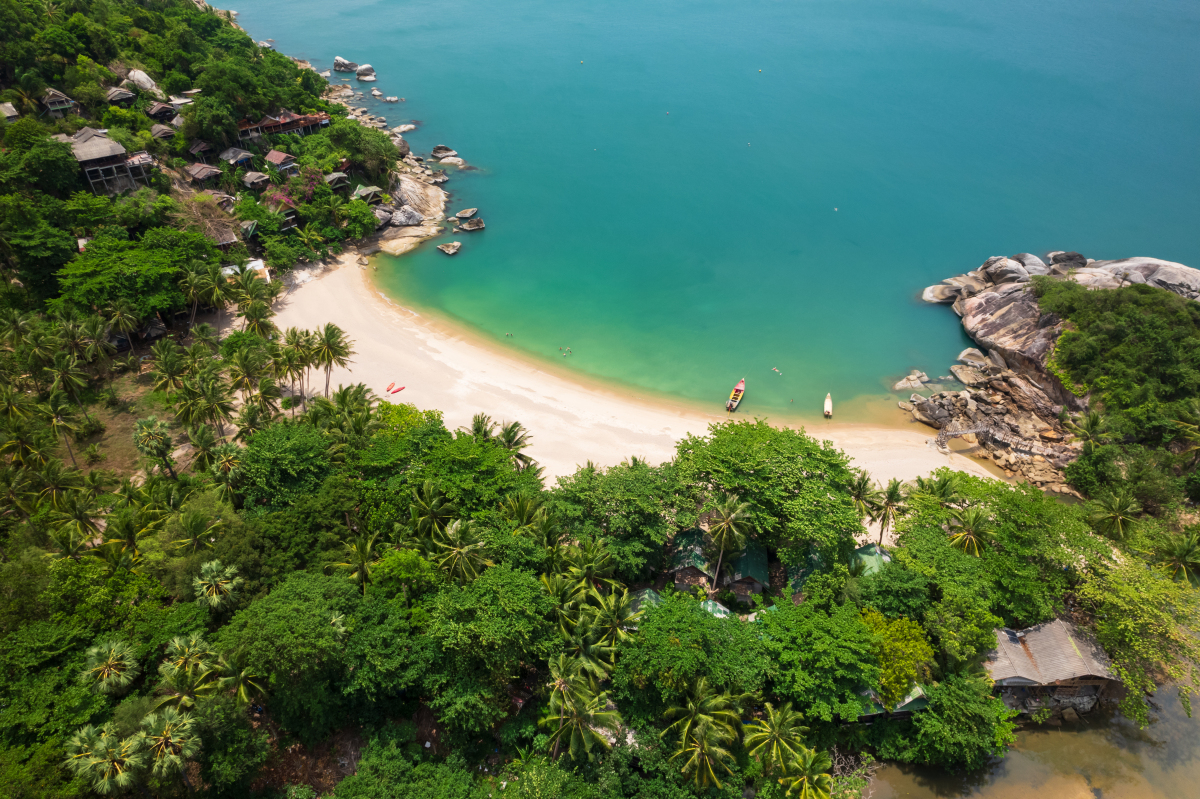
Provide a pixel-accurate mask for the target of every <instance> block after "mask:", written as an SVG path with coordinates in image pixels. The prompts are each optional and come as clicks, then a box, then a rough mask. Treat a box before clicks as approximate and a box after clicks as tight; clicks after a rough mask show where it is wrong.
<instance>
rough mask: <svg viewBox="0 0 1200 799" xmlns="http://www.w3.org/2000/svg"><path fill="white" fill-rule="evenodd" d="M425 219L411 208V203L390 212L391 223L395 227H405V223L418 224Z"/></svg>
mask: <svg viewBox="0 0 1200 799" xmlns="http://www.w3.org/2000/svg"><path fill="white" fill-rule="evenodd" d="M424 221H425V217H424V216H422V215H421V214H420V212H418V211H417V209H415V208H413V207H412V206H411V205H405V206H402V207H401V208H400V210H398V211H396V212H395V213H394V214H392V218H391V224H392V225H393V226H395V227H405V226H406V225H419V224H421V223H422V222H424Z"/></svg>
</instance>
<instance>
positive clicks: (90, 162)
mask: <svg viewBox="0 0 1200 799" xmlns="http://www.w3.org/2000/svg"><path fill="white" fill-rule="evenodd" d="M54 138H55V139H56V140H58V141H60V142H64V143H66V144H69V145H71V151H72V152H73V153H74V154H75V160H76V161H78V162H79V169H80V171H81V172H83V176H84V177H85V178H87V182H88V185H89V186H90V187H91V189H92V191H93V192H101V193H104V194H113V193H115V192H120V191H131V190H132V189H134V188H136V184H137V183H139V182H140V183H148V181H149V178H150V175H149V171H148V168H149V167H150V166H153V163H154V162H153V160H152V159H150V157H149V156H148V155H146V153H135V154H134V155H133V156H129V155H126V153H125V148H124V147H122V146H121V145H120V144H118V143H117V142H115V141H113V140H112V139H110V138H108V136H106V135H105V134H103V133H101V132H100V131H98V130H95V129H93V128H83V129H81V130H79V131H78V132H77V133H76V134H75V135H74V136H67V135H66V134H64V133H60V134H58V135H56V136H55V137H54ZM148 159H149V162H148V163H147V160H148Z"/></svg>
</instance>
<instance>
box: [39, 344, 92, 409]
mask: <svg viewBox="0 0 1200 799" xmlns="http://www.w3.org/2000/svg"><path fill="white" fill-rule="evenodd" d="M46 375H47V376H48V377H49V378H50V390H51V391H68V392H70V393H71V396H73V397H74V398H75V404H77V405H78V406H79V410H81V411H82V412H83V417H84V418H85V419H87V420H88V421H89V422H90V421H91V420H92V417H90V416H88V413H87V409H86V408H84V407H83V400H81V399H80V398H79V389H81V388H83V387H84V386H86V385H87V372H85V371H83V370H82V369H80V368H79V359H78V358H76V357H75V356H73V355H70V354H68V353H65V352H60V353H58V354H57V355H55V356H54V360H53V361H52V362H51V364H50V365H49V366H47V367H46Z"/></svg>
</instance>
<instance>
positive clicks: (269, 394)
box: [249, 377, 370, 420]
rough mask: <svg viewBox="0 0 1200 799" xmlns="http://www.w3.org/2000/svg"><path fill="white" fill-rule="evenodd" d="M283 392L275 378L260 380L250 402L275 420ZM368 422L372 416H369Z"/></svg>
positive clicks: (260, 411)
mask: <svg viewBox="0 0 1200 799" xmlns="http://www.w3.org/2000/svg"><path fill="white" fill-rule="evenodd" d="M282 397H283V392H281V391H280V390H279V384H278V383H277V382H275V378H273V377H263V378H259V381H258V387H257V390H256V391H255V392H254V393H253V394H251V395H250V399H249V401H250V402H252V403H254V407H256V408H258V411H259V413H261V414H263V415H264V416H266V417H267V418H269V419H274V418H275V416H276V415H277V414H278V413H279V400H280V399H282ZM367 418H368V420H369V419H370V416H369V414H368V416H367Z"/></svg>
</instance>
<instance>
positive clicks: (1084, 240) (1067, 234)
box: [236, 0, 1200, 419]
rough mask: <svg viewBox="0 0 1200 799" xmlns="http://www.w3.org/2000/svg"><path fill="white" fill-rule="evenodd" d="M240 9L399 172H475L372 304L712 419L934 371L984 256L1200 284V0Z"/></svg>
mask: <svg viewBox="0 0 1200 799" xmlns="http://www.w3.org/2000/svg"><path fill="white" fill-rule="evenodd" d="M236 10H238V11H239V12H240V14H241V16H240V21H241V24H242V25H243V26H244V27H246V28H247V29H248V30H249V31H250V33H251V34H252V35H253V36H254V37H255V38H258V39H264V38H267V37H271V38H273V39H274V40H275V46H276V48H277V49H279V50H281V51H282V52H285V53H288V54H290V55H295V56H299V57H303V58H307V59H309V60H311V61H312V63H313V64H314V65H315V66H317V68H318V69H326V68H328V67H329V66H331V65H332V61H333V57H334V56H335V55H341V56H343V57H345V58H348V59H351V60H353V61H357V62H359V63H365V62H369V63H371V64H372V65H374V66H375V68H376V70H377V72H378V74H379V81H378V82H377V83H375V84H358V85H359V86H360V87H362V88H364V89H366V90H368V91H369V89H370V87H372V86H376V87H378V88H379V89H380V90H381V91H383V92H384V94H396V95H399V96H402V97H405V98H406V102H404V103H400V104H397V105H387V104H379V105H378V106H376V107H377V108H378V109H379V111H378V113H384V114H386V115H387V116H388V119H389V124H399V123H401V122H407V121H409V120H410V119H411V120H419V121H420V123H421V125H420V128H419V130H418V131H416V132H413V133H410V134H408V139H409V141H410V142H411V144H412V146H413V148H414V151H415V152H417V153H418V154H422V153H424V154H427V153H428V151H429V150H430V149H431V148H432V147H433V145H435V144H447V145H449V146H451V147H453V148H454V149H456V150H457V151H458V152H459V154H460V155H461V156H462V157H464V158H465V159H466V160H467V161H468V162H469V163H470V164H472V165H474V166H475V167H477V169H476V170H474V171H468V172H462V173H458V174H455V175H454V176H453V178H452V180H451V181H450V182H449V183H448V184H446V186H445V188H447V189H449V190H451V191H452V192H453V195H454V197H453V207H452V209H451V210H458V209H460V208H465V207H470V206H475V207H478V208H480V209H481V212H480V216H482V218H483V219H484V220H485V221H486V223H487V229H486V230H485V231H483V232H481V233H474V234H466V235H464V236H462V239H463V242H464V246H463V249H462V252H461V253H460V254H459V255H457V256H456V257H454V258H447V257H446V256H444V255H442V254H441V253H440V252H438V251H436V250H435V249H434V248H433V245H432V244H426V245H424V247H423V248H422V249H421V250H420V251H418V252H417V253H416V254H414V255H410V256H408V257H406V258H404V259H400V260H397V259H390V258H386V257H385V258H383V259H382V261H383V263H381V265H380V275H381V277H380V283H381V285H382V287H383V288H384V289H385V290H386V291H387V292H388V293H390V294H392V295H393V296H395V297H397V298H399V299H400V300H401V301H402V302H404V303H406V304H409V305H415V306H417V307H421V308H425V309H427V310H428V311H430V312H433V313H435V314H437V315H439V316H442V317H444V318H447V319H450V320H453V321H457V322H460V323H465V324H466V325H468V326H470V327H472V328H474V329H475V330H476V331H477V332H480V333H482V334H484V335H486V336H489V337H491V338H493V339H495V341H496V342H497V343H499V344H500V345H502V346H509V347H515V348H518V349H519V350H521V351H522V352H524V353H526V354H529V355H533V356H536V357H543V358H546V359H554V360H557V361H558V362H559V363H560V364H561V365H563V366H564V367H565V368H567V369H570V370H577V371H578V372H579V373H582V374H585V375H587V376H590V377H598V378H602V379H608V380H614V381H621V382H624V383H626V384H631V385H633V386H637V387H640V388H642V389H648V390H651V391H653V392H661V393H663V394H667V395H671V396H673V397H676V398H681V399H685V400H688V401H696V402H703V403H708V404H711V405H713V406H715V407H719V404H720V403H721V402H723V401H724V398H725V397H726V396H727V394H728V392H729V389H730V387H731V386H732V384H733V383H734V382H736V381H737V380H738V379H739V378H741V377H743V376H745V377H747V384H748V393H747V399H746V402H745V404H744V406H743V408H744V409H745V410H746V411H747V412H749V413H753V414H761V415H769V416H772V417H773V418H779V417H780V416H786V415H789V414H793V413H795V414H802V415H805V416H815V415H817V414H819V409H820V403H821V400H822V399H823V398H824V396H825V393H826V392H829V391H831V392H833V394H834V398H835V401H837V402H838V403H839V408H846V407H847V406H846V405H845V404H844V403H845V401H846V400H848V399H850V398H852V397H864V396H884V395H887V393H888V386H890V384H891V382H893V381H894V380H895V379H896V378H897V377H898V376H899V375H901V374H903V373H906V372H907V371H908V370H909V369H912V368H919V369H922V370H924V371H926V372H928V373H929V374H930V375H931V376H933V375H940V374H948V366H949V365H950V364H951V363H952V362H953V358H954V357H955V356H956V354H957V353H958V351H959V350H960V349H961V348H962V347H963V346H966V345H967V344H968V342H967V340H966V338H965V336H964V335H963V334H962V333H961V331H960V327H959V324H958V320H957V318H956V317H955V316H954V314H953V313H952V312H951V311H950V310H949V309H948V308H945V307H940V306H929V305H925V304H923V303H921V302H920V301H919V300H918V299H917V296H918V294H919V292H920V290H921V289H922V288H923V287H924V286H926V285H928V284H931V283H934V282H937V281H938V280H940V279H942V278H944V277H948V276H950V275H952V274H958V273H961V272H965V271H967V270H970V269H973V268H975V267H976V266H978V265H979V264H980V263H981V262H982V261H983V260H984V259H986V258H987V257H988V256H991V255H997V254H1012V253H1016V252H1021V251H1030V252H1034V253H1039V254H1042V253H1045V252H1046V251H1049V250H1055V249H1065V250H1077V251H1079V252H1082V253H1084V254H1085V255H1087V256H1089V257H1094V258H1116V257H1122V256H1129V255H1154V256H1158V257H1161V258H1167V259H1170V260H1177V261H1182V262H1184V263H1189V264H1192V265H1200V224H1198V223H1197V219H1200V160H1198V159H1197V158H1196V145H1197V142H1200V92H1198V91H1197V90H1198V89H1200V48H1197V47H1196V42H1197V41H1200V4H1197V3H1195V2H1185V1H1184V0H1144V1H1143V2H1139V3H1129V2H1116V1H1115V0H1087V1H1086V2H1084V1H1083V0H1036V1H1035V0H994V1H993V2H987V3H978V2H976V3H964V2H961V0H953V1H952V0H886V2H885V1H883V0H857V1H853V0H742V2H737V3H730V2H713V0H690V1H689V2H681V1H680V0H659V2H649V3H647V2H632V0H608V1H607V2H599V3H579V4H576V3H561V2H547V0H509V2H496V1H495V0H482V2H477V3H471V4H447V3H442V2H437V3H435V2H428V1H427V0H389V1H388V2H382V0H379V1H377V2H356V3H340V4H330V3H328V2H318V0H286V2H285V1H284V0H252V2H248V3H246V4H244V5H239V6H237V8H236ZM338 76H339V75H338V73H334V78H333V79H334V80H336V79H337V77H338ZM364 105H370V103H364ZM510 332H511V333H513V337H512V338H507V337H505V335H504V334H505V333H510ZM560 347H570V348H571V351H572V353H573V354H572V355H571V356H570V357H569V358H563V357H561V356H560V350H559V348H560ZM773 367H775V368H778V370H779V373H776V372H774V371H772V368H773ZM780 373H781V374H780ZM793 400H794V403H793V402H792V401H793ZM854 412H855V413H859V414H862V413H865V411H863V410H861V409H860V410H858V411H854ZM851 415H853V413H852V414H851ZM841 418H843V419H844V418H846V417H845V416H844V415H843V416H841Z"/></svg>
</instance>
